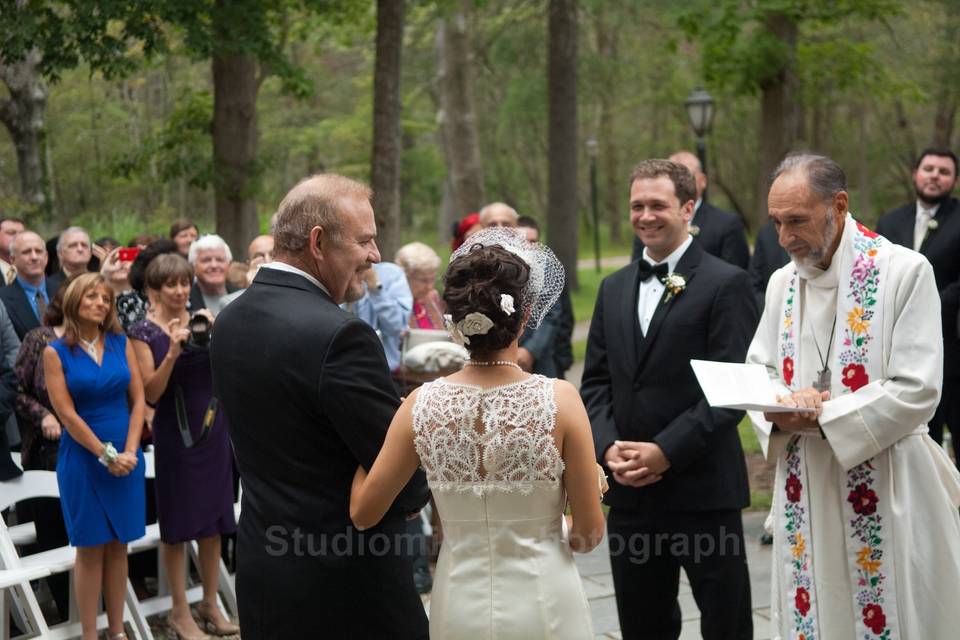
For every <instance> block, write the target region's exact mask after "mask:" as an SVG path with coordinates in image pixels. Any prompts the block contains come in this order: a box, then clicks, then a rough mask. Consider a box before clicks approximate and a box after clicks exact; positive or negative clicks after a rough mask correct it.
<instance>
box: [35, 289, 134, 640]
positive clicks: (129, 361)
mask: <svg viewBox="0 0 960 640" xmlns="http://www.w3.org/2000/svg"><path fill="white" fill-rule="evenodd" d="M63 316H64V334H63V337H61V338H58V339H56V340H54V341H53V342H52V343H51V344H50V345H49V346H48V347H46V348H45V349H44V352H43V368H44V373H45V375H46V382H47V390H48V393H49V395H50V402H51V404H52V405H53V408H54V410H55V411H56V414H57V418H58V419H59V421H60V424H61V425H62V426H63V427H64V431H63V433H62V434H61V440H60V451H59V453H58V456H57V483H58V484H59V487H60V504H61V507H62V509H63V516H64V518H63V519H64V522H65V523H66V525H67V535H68V537H69V539H70V544H71V545H72V546H74V547H76V548H77V556H76V565H75V568H74V581H75V585H76V594H77V596H76V598H77V607H78V609H79V615H80V623H81V626H82V628H83V637H84V640H93V639H94V638H96V637H97V609H98V606H99V602H100V595H101V592H102V594H103V598H104V604H105V609H106V611H107V620H108V626H109V635H110V638H111V640H125V638H126V636H125V634H124V630H123V602H124V597H125V594H126V583H127V543H128V542H130V541H132V540H136V539H137V538H140V537H142V536H143V535H144V533H145V526H144V519H145V501H144V477H143V466H144V465H143V454H142V452H141V451H140V431H141V429H142V428H143V408H144V403H143V384H142V382H141V380H140V371H139V368H138V367H137V361H136V357H135V356H134V353H133V348H132V347H131V346H130V344H129V342H128V341H127V338H126V336H124V335H123V331H122V330H121V329H120V324H119V322H117V315H116V309H115V307H114V300H113V291H112V290H111V289H110V287H109V286H108V285H107V283H106V281H105V280H104V278H103V276H101V275H100V274H99V273H88V274H83V275H80V276H78V277H77V278H76V279H75V280H74V281H73V282H71V283H70V285H69V286H68V287H67V290H66V292H65V293H64V297H63Z"/></svg>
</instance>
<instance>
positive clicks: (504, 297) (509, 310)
mask: <svg viewBox="0 0 960 640" xmlns="http://www.w3.org/2000/svg"><path fill="white" fill-rule="evenodd" d="M500 310H501V311H503V312H504V313H505V314H507V315H508V316H512V315H513V314H514V312H516V309H514V308H513V296H512V295H510V294H509V293H501V294H500Z"/></svg>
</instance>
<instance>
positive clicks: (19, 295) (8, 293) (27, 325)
mask: <svg viewBox="0 0 960 640" xmlns="http://www.w3.org/2000/svg"><path fill="white" fill-rule="evenodd" d="M44 286H46V288H47V298H48V299H50V300H52V299H53V294H54V293H56V289H51V288H50V281H49V280H45V283H44ZM0 301H2V302H3V304H4V306H6V307H7V314H8V315H9V316H10V321H11V322H12V323H13V329H14V331H16V332H17V337H18V338H20V340H21V341H22V340H23V336H25V335H27V331H30V329H34V328H36V327H39V326H40V324H41V323H40V319H39V318H37V314H35V313H34V312H33V307H31V306H30V301H29V300H27V292H26V291H24V290H23V287H21V286H20V281H19V280H14V281H13V284H11V285H9V286H6V287H0Z"/></svg>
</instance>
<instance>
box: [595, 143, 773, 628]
mask: <svg viewBox="0 0 960 640" xmlns="http://www.w3.org/2000/svg"><path fill="white" fill-rule="evenodd" d="M695 198H696V190H695V186H694V181H693V176H692V175H691V174H690V172H689V171H688V170H687V169H686V168H684V167H683V166H681V165H678V164H676V163H674V162H669V161H667V160H647V161H644V162H642V163H640V165H639V166H637V168H636V169H634V172H633V176H632V179H631V186H630V222H631V224H632V225H633V228H634V231H635V232H636V234H637V236H638V237H639V238H640V239H641V240H642V241H643V244H644V247H645V249H644V252H643V257H642V258H641V260H638V261H636V262H633V263H631V264H629V265H628V266H626V267H624V268H623V269H621V270H619V271H617V272H616V273H614V274H612V275H610V276H609V277H607V278H606V279H605V280H604V281H603V283H602V284H601V285H600V292H599V294H598V296H597V303H596V306H595V307H594V314H593V320H592V322H591V323H590V333H589V336H588V339H587V356H586V363H585V365H584V371H583V383H582V386H581V388H580V393H581V395H582V396H583V400H584V403H585V404H586V406H587V411H588V413H589V415H590V422H591V425H592V427H593V437H594V443H595V445H596V453H597V460H598V461H599V462H600V463H602V464H603V465H604V466H606V467H607V468H608V469H609V470H610V471H611V472H613V480H614V481H613V482H611V483H610V491H609V492H608V493H607V495H606V497H605V501H606V502H607V504H609V505H610V514H609V518H608V520H607V527H608V533H609V536H610V561H611V565H612V568H613V582H614V587H615V589H616V597H617V609H618V612H619V615H620V628H621V631H622V633H623V637H624V638H625V639H633V638H677V637H678V636H679V635H680V628H681V617H680V608H679V604H678V602H677V592H678V585H679V578H680V567H681V566H682V567H683V568H684V570H685V571H686V573H687V575H688V576H689V578H690V586H691V588H692V589H693V595H694V597H695V598H696V600H697V604H698V605H699V607H700V611H701V614H702V622H701V633H702V635H703V637H704V638H724V639H730V638H752V637H753V635H752V623H751V609H750V584H749V575H748V573H747V565H746V553H745V550H744V545H743V523H742V521H741V517H740V510H741V509H742V508H744V507H746V506H747V505H748V504H749V502H750V492H749V489H748V485H747V473H746V465H745V463H744V457H743V451H742V449H741V447H740V439H739V437H738V434H737V423H738V422H739V421H740V419H741V417H742V416H743V412H742V411H730V410H722V409H711V408H710V406H709V405H708V404H707V401H706V399H705V398H704V396H703V391H702V390H701V389H700V386H699V384H698V383H697V380H696V378H695V377H694V374H693V370H692V369H691V367H690V360H691V359H692V358H696V359H704V360H719V361H724V362H743V361H744V358H745V356H746V353H747V347H748V346H749V344H750V339H751V338H752V336H753V333H754V330H755V329H756V326H757V322H758V316H757V309H756V303H755V298H754V295H753V291H752V289H751V287H750V279H749V277H748V276H747V273H746V272H745V271H743V270H742V269H740V268H738V267H734V266H732V265H730V264H728V263H726V262H724V261H722V260H720V259H719V258H716V257H714V256H711V255H709V254H708V253H706V252H705V251H704V249H703V248H702V247H701V246H700V245H699V244H698V243H696V242H694V241H693V238H692V237H691V236H690V235H689V233H688V224H689V222H690V218H691V217H692V215H693V205H694V200H695Z"/></svg>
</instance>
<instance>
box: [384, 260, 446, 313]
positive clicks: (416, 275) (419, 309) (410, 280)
mask: <svg viewBox="0 0 960 640" xmlns="http://www.w3.org/2000/svg"><path fill="white" fill-rule="evenodd" d="M393 261H394V262H396V263H397V265H399V266H400V268H402V269H403V271H404V273H405V274H406V275H407V284H409V285H410V293H412V294H413V313H412V314H411V315H410V327H411V328H412V329H442V328H443V301H442V300H441V299H440V294H439V293H437V289H436V287H435V286H434V285H435V284H436V282H437V270H438V269H440V256H438V255H437V252H436V251H434V250H433V249H431V248H430V247H429V246H428V245H426V244H424V243H422V242H411V243H409V244H405V245H403V246H402V247H400V249H399V250H398V251H397V255H396V256H395V257H394V259H393Z"/></svg>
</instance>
